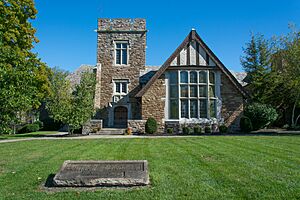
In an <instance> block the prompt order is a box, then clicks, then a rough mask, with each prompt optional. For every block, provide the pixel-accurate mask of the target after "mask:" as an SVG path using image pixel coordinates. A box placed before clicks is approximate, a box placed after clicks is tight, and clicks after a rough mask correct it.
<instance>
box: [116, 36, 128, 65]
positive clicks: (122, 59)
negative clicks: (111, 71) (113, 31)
mask: <svg viewBox="0 0 300 200" xmlns="http://www.w3.org/2000/svg"><path fill="white" fill-rule="evenodd" d="M115 64H116V65H127V64H128V42H127V41H115Z"/></svg>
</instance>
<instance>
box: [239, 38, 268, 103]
mask: <svg viewBox="0 0 300 200" xmlns="http://www.w3.org/2000/svg"><path fill="white" fill-rule="evenodd" d="M243 52H244V56H242V57H241V64H242V66H243V68H244V70H245V71H246V72H247V77H246V82H248V84H249V86H248V88H249V90H250V93H251V95H252V99H253V100H254V101H259V102H260V101H261V98H262V96H263V91H264V87H265V76H266V75H267V74H268V71H270V48H269V43H268V41H267V40H265V39H264V37H263V35H260V34H257V35H253V34H252V36H251V40H250V42H249V43H247V44H246V48H244V49H243Z"/></svg>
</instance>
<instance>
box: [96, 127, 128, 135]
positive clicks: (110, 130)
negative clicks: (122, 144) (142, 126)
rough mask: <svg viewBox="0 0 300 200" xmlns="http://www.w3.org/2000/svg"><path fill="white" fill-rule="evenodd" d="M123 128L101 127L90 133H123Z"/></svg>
mask: <svg viewBox="0 0 300 200" xmlns="http://www.w3.org/2000/svg"><path fill="white" fill-rule="evenodd" d="M124 131H125V128H102V129H101V130H100V131H99V132H97V133H96V134H90V135H124Z"/></svg>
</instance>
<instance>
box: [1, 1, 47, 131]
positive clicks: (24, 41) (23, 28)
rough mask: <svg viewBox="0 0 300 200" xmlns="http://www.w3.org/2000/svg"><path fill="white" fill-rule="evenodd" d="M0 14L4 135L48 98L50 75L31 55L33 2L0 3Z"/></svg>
mask: <svg viewBox="0 0 300 200" xmlns="http://www.w3.org/2000/svg"><path fill="white" fill-rule="evenodd" d="M0 13H1V15H0V124H1V125H0V133H5V132H11V127H12V125H13V126H14V125H15V124H16V123H17V122H18V119H19V116H20V115H22V113H24V112H27V111H29V110H31V109H37V108H38V107H39V106H40V104H41V101H42V100H43V99H44V98H45V97H46V96H47V95H49V94H50V92H51V91H50V85H49V80H48V77H49V75H50V74H51V71H50V70H49V68H48V67H47V66H46V65H45V64H44V63H43V62H41V60H40V59H39V58H38V57H37V55H36V54H34V53H32V52H31V49H32V48H33V47H34V44H35V43H36V42H38V40H37V38H36V37H35V35H34V34H35V32H36V30H35V29H34V28H33V26H32V24H31V22H30V20H33V19H35V17H36V13H37V10H36V9H35V5H34V2H33V0H1V1H0Z"/></svg>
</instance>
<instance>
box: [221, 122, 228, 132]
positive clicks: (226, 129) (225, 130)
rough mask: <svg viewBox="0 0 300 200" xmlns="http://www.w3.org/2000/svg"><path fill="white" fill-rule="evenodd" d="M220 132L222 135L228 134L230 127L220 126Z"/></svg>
mask: <svg viewBox="0 0 300 200" xmlns="http://www.w3.org/2000/svg"><path fill="white" fill-rule="evenodd" d="M219 131H220V133H227V131H228V127H227V126H225V125H224V124H222V125H220V126H219Z"/></svg>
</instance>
